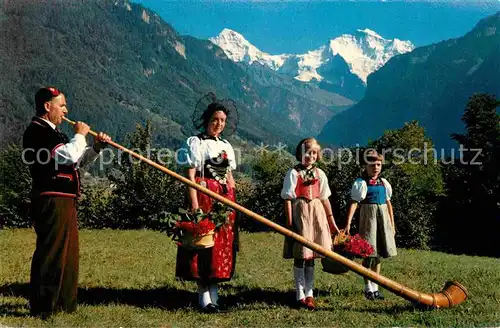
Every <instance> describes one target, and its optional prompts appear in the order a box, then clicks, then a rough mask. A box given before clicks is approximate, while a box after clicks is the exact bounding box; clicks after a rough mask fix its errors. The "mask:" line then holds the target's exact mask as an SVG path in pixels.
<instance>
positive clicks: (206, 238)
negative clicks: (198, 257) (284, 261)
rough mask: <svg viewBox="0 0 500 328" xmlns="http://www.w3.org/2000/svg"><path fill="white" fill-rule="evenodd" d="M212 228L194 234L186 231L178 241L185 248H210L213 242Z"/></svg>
mask: <svg viewBox="0 0 500 328" xmlns="http://www.w3.org/2000/svg"><path fill="white" fill-rule="evenodd" d="M214 233H215V232H214V230H211V231H209V232H208V233H206V234H202V235H194V234H191V233H186V234H185V235H184V236H182V237H181V238H180V243H181V244H182V245H183V246H184V247H187V248H196V249H203V248H210V247H213V246H214V244H215V241H214Z"/></svg>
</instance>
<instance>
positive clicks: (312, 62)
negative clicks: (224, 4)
mask: <svg viewBox="0 0 500 328" xmlns="http://www.w3.org/2000/svg"><path fill="white" fill-rule="evenodd" d="M210 41H212V42H213V43H215V44H217V45H218V46H219V47H221V48H222V49H223V50H224V52H225V53H226V55H227V56H228V57H229V58H230V59H232V60H233V61H235V62H245V63H247V64H252V63H253V62H258V63H261V64H262V65H265V66H267V67H269V68H271V69H273V70H275V71H279V72H281V73H284V74H287V75H292V76H294V77H295V78H296V79H297V80H300V81H305V82H307V81H311V80H313V79H315V80H317V81H318V82H320V81H322V80H323V79H324V77H323V76H322V75H321V74H320V73H319V71H320V70H321V67H322V66H324V65H326V64H328V62H329V61H331V60H332V59H333V58H334V57H335V56H340V57H342V58H343V60H344V61H345V62H346V63H347V65H348V66H349V70H350V71H351V73H352V74H355V75H356V76H357V77H359V79H361V81H363V82H364V83H365V84H366V80H367V77H368V75H369V74H371V73H373V72H374V71H376V70H377V69H378V68H380V67H381V66H383V65H384V64H385V63H386V62H387V61H388V60H389V59H390V58H391V57H393V56H395V55H398V54H403V53H406V52H409V51H412V50H413V49H414V48H415V47H414V45H413V44H412V43H411V42H410V41H401V40H399V39H393V40H388V39H384V38H383V37H381V36H380V35H378V34H377V33H375V32H374V31H372V30H369V29H365V30H357V31H356V32H355V33H354V34H352V35H350V34H344V35H341V36H339V37H337V38H335V39H332V40H330V41H329V42H328V43H327V44H326V45H323V46H321V47H320V48H318V49H316V50H312V51H309V52H307V53H306V54H280V55H270V54H268V53H266V52H263V51H261V50H259V49H258V48H257V47H255V46H254V45H252V44H251V43H250V42H249V41H248V40H246V39H245V38H244V37H243V36H242V35H241V34H239V33H237V32H235V31H233V30H230V29H224V30H222V32H221V33H220V34H219V35H218V36H216V37H213V38H210Z"/></svg>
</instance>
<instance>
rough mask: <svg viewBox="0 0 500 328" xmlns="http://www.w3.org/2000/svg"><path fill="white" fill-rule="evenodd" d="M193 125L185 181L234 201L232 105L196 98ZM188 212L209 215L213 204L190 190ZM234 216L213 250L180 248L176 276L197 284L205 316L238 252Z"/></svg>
mask: <svg viewBox="0 0 500 328" xmlns="http://www.w3.org/2000/svg"><path fill="white" fill-rule="evenodd" d="M193 123H194V126H195V128H196V129H197V130H199V131H200V132H201V133H199V134H198V135H195V136H192V137H189V138H188V139H187V141H186V145H185V148H184V149H183V152H181V154H180V155H181V156H180V161H181V164H184V165H185V166H186V176H187V177H188V178H189V179H190V180H191V181H193V182H195V183H198V184H200V185H202V186H203V187H206V188H208V189H210V190H211V191H213V192H216V193H217V194H219V195H222V196H223V197H225V198H227V199H229V200H231V201H235V182H234V179H233V174H232V171H233V170H235V169H236V158H235V155H234V150H233V147H232V146H231V144H230V143H229V142H228V141H227V140H225V139H223V138H222V134H223V133H224V136H227V135H230V134H232V133H234V132H235V130H236V127H237V123H238V112H237V108H236V106H235V103H234V102H233V101H232V100H228V99H220V100H219V99H217V98H216V96H215V94H213V93H209V94H207V95H205V96H204V97H203V98H201V99H200V101H199V102H198V104H197V105H196V108H195V112H194V115H193ZM187 191H188V197H187V198H188V203H189V206H190V208H191V210H193V212H194V211H197V210H199V209H201V210H202V211H203V213H209V212H210V211H211V210H212V207H213V204H214V200H213V199H212V198H210V197H209V196H207V195H205V194H204V193H201V192H198V191H197V190H196V189H194V188H191V187H188V190H187ZM235 220H236V212H235V211H231V214H230V215H229V216H228V218H227V220H226V223H225V224H224V225H223V226H221V227H220V228H217V229H216V230H215V233H214V246H213V247H209V248H204V249H193V248H189V247H185V246H184V245H179V247H178V253H177V265H176V277H177V278H179V279H182V280H189V281H197V282H198V301H199V305H200V307H201V309H202V311H204V312H219V302H218V298H219V297H218V283H220V282H223V281H229V280H231V279H232V277H233V273H234V269H235V264H236V252H237V233H238V231H237V228H236V226H235Z"/></svg>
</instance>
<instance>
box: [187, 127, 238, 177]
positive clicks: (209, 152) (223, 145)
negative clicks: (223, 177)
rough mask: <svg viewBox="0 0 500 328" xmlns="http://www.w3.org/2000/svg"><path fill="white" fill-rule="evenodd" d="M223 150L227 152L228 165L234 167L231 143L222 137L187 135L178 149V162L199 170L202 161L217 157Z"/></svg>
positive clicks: (202, 163)
mask: <svg viewBox="0 0 500 328" xmlns="http://www.w3.org/2000/svg"><path fill="white" fill-rule="evenodd" d="M223 151H225V152H226V153H227V159H228V161H229V167H230V168H231V170H235V169H236V158H235V155H234V150H233V147H232V146H231V144H230V143H229V142H228V141H226V140H223V139H220V138H218V139H217V140H213V139H200V138H199V137H197V136H193V137H189V138H188V139H187V140H186V144H185V146H184V147H183V148H181V149H180V150H179V155H178V159H179V164H180V165H183V166H189V167H192V168H196V170H197V171H201V169H202V167H203V165H204V163H206V162H207V161H208V160H209V159H211V158H214V157H218V156H219V155H220V154H221V153H222V152H223Z"/></svg>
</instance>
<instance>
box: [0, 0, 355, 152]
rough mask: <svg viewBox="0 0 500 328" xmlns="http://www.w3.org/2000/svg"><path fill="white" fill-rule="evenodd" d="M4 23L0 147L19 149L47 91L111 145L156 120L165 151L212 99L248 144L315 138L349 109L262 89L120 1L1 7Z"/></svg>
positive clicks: (202, 44) (203, 43) (210, 47)
mask: <svg viewBox="0 0 500 328" xmlns="http://www.w3.org/2000/svg"><path fill="white" fill-rule="evenodd" d="M0 18H1V19H0V44H2V46H1V47H0V70H1V72H2V80H1V82H0V83H1V87H0V108H1V112H0V131H1V135H0V136H1V137H2V138H1V140H0V147H3V146H5V144H7V143H8V142H10V141H13V140H16V139H17V140H18V139H19V137H20V134H21V132H22V130H23V128H24V127H25V126H26V124H27V123H28V122H29V119H30V117H31V116H32V115H33V113H34V104H33V95H34V93H35V92H36V90H37V89H38V88H39V87H40V86H42V85H47V84H51V85H56V86H58V87H60V88H61V89H62V90H63V91H64V92H65V93H66V94H67V95H68V102H69V108H70V114H69V117H70V118H72V119H77V120H84V121H87V122H89V123H90V124H91V125H92V128H94V129H96V130H104V131H107V132H108V133H109V134H110V135H112V136H113V137H115V138H117V140H120V139H121V138H123V136H124V135H125V134H126V133H127V132H129V131H132V130H133V129H134V128H135V124H136V123H137V122H144V121H145V120H152V122H153V124H154V128H155V132H156V138H155V141H156V142H157V143H158V144H159V145H163V146H171V147H174V146H177V145H179V144H180V143H181V142H182V141H183V140H185V138H186V137H187V136H188V135H190V134H192V133H193V131H192V126H191V125H192V124H191V114H192V111H193V107H194V105H195V104H196V101H197V100H198V99H199V98H200V97H201V96H203V95H204V94H205V93H206V92H208V91H214V92H215V93H216V94H217V95H218V96H220V97H229V98H232V99H233V100H235V101H236V102H237V104H238V106H239V113H240V125H239V129H238V135H239V136H240V137H242V138H244V139H247V140H249V141H253V142H266V143H273V142H278V141H281V142H289V143H294V142H296V141H297V140H298V139H300V138H302V137H303V136H304V135H315V134H317V132H318V131H319V130H320V129H321V128H322V126H323V125H324V124H325V123H326V122H327V121H328V119H330V117H331V116H332V115H333V114H334V111H335V108H337V107H336V106H337V105H338V106H344V105H349V104H351V103H352V102H350V101H349V100H347V99H345V98H342V97H337V98H336V99H337V100H338V102H337V101H335V100H332V97H334V98H335V96H331V95H329V96H328V95H327V96H325V97H324V98H325V99H330V100H328V101H324V100H320V101H319V102H316V101H314V100H311V99H310V98H307V93H304V92H301V91H300V92H299V91H298V89H299V88H296V90H295V91H294V92H291V91H290V90H289V89H290V88H288V89H286V88H281V87H279V86H273V87H272V88H270V87H266V86H263V85H262V84H260V83H258V82H257V81H255V80H254V79H253V78H252V75H253V74H250V73H249V72H247V70H246V69H243V68H241V67H240V66H239V65H237V64H236V63H234V62H233V61H231V60H229V59H228V58H227V56H226V55H225V54H224V52H223V51H222V50H221V49H220V48H218V47H217V46H215V45H214V44H213V43H211V42H209V41H207V40H198V39H195V38H192V37H189V36H180V35H179V34H178V33H177V32H176V31H175V30H174V29H173V28H172V27H171V26H170V25H169V24H167V23H165V22H164V21H162V19H161V18H160V17H159V16H158V15H157V14H155V13H153V12H150V11H149V10H147V9H145V8H143V7H142V6H140V5H136V4H132V3H129V2H128V1H125V0H116V1H115V0H102V1H96V0H91V1H74V0H70V1H66V2H61V1H55V0H54V1H43V2H35V1H19V2H11V1H4V2H2V3H0ZM6 45H7V46H6ZM277 94H279V97H276V95H277ZM65 128H66V129H69V128H68V127H67V126H65Z"/></svg>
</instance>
